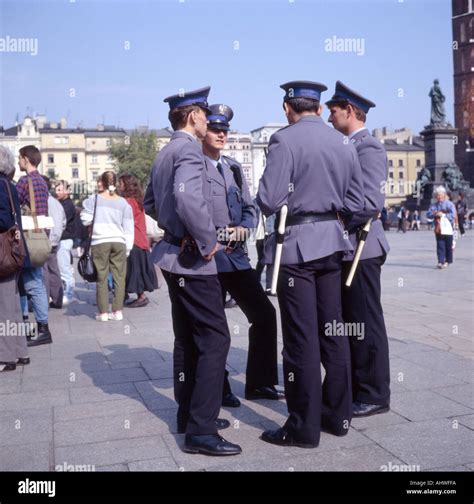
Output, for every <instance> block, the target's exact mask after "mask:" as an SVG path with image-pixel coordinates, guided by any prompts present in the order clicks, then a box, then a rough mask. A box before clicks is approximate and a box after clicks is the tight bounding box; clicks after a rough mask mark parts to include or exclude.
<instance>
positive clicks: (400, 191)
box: [398, 180, 405, 194]
mask: <svg viewBox="0 0 474 504" xmlns="http://www.w3.org/2000/svg"><path fill="white" fill-rule="evenodd" d="M398 194H405V183H404V182H403V180H401V181H400V182H398Z"/></svg>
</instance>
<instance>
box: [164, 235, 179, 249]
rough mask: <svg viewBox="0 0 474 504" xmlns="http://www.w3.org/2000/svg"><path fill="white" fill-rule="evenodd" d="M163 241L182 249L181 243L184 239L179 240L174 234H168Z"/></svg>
mask: <svg viewBox="0 0 474 504" xmlns="http://www.w3.org/2000/svg"><path fill="white" fill-rule="evenodd" d="M163 240H164V241H165V242H166V243H171V245H176V246H177V247H181V242H182V241H183V239H182V238H178V237H177V236H173V235H172V234H170V233H166V232H165V235H164V236H163Z"/></svg>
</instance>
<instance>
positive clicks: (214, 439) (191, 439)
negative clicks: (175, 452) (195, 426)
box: [183, 434, 242, 456]
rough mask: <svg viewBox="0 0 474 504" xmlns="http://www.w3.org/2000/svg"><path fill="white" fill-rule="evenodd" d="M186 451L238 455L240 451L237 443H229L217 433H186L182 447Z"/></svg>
mask: <svg viewBox="0 0 474 504" xmlns="http://www.w3.org/2000/svg"><path fill="white" fill-rule="evenodd" d="M183 450H184V451H185V452H186V453H202V454H204V455H217V456H223V455H238V454H239V453H242V448H241V447H240V446H239V445H236V444H233V443H229V441H226V440H225V439H224V438H223V437H221V436H219V434H209V435H205V436H196V435H193V434H186V437H185V438H184V448H183Z"/></svg>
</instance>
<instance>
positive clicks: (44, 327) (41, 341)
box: [27, 322, 53, 347]
mask: <svg viewBox="0 0 474 504" xmlns="http://www.w3.org/2000/svg"><path fill="white" fill-rule="evenodd" d="M27 340H28V342H27V345H28V346H29V347H33V346H38V345H47V344H48V343H52V342H53V338H52V337H51V333H50V332H49V327H48V324H42V323H39V322H38V334H37V336H32V337H31V338H27Z"/></svg>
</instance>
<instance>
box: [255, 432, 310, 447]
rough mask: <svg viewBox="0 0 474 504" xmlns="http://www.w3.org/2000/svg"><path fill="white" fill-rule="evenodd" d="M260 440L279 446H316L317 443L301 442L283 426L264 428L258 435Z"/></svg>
mask: <svg viewBox="0 0 474 504" xmlns="http://www.w3.org/2000/svg"><path fill="white" fill-rule="evenodd" d="M260 439H261V440H262V441H266V442H267V443H271V444H276V445H279V446H298V447H299V448H316V447H317V446H318V444H319V443H301V442H300V441H297V440H296V439H295V438H294V437H293V436H292V434H291V433H290V432H288V431H287V430H286V429H285V428H284V427H280V428H279V429H276V430H266V431H264V432H263V433H262V435H261V436H260Z"/></svg>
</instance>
